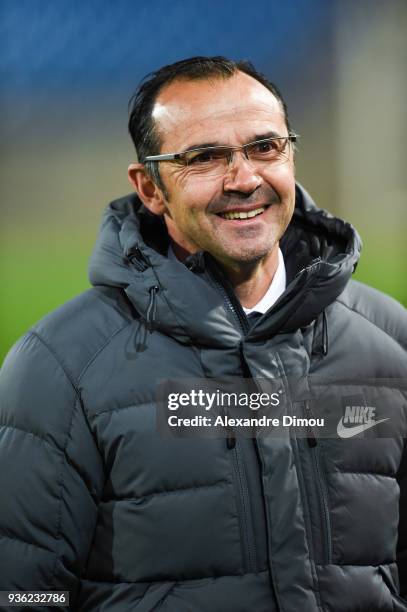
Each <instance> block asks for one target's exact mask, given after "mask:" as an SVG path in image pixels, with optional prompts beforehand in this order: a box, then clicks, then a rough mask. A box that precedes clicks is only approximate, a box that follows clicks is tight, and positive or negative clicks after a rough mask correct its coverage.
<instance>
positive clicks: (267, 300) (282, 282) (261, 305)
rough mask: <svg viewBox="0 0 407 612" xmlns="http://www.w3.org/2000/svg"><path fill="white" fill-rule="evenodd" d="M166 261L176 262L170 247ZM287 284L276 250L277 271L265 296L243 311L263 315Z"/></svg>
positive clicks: (282, 260)
mask: <svg viewBox="0 0 407 612" xmlns="http://www.w3.org/2000/svg"><path fill="white" fill-rule="evenodd" d="M168 259H172V260H174V261H178V259H177V256H176V255H175V253H174V251H173V250H172V247H171V245H170V246H169V248H168ZM286 283H287V275H286V270H285V264H284V257H283V254H282V252H281V249H278V265H277V270H276V272H275V274H274V276H273V280H272V281H271V283H270V286H269V288H268V289H267V291H266V293H265V295H263V297H262V298H261V300H260V301H259V302H257V304H256V305H255V306H253V308H245V307H243V310H244V311H245V313H246V314H247V315H248V314H250V313H251V312H260V313H261V314H264V313H265V312H267V310H269V308H271V307H272V306H273V304H275V302H277V300H278V298H279V297H280V295H282V294H283V293H284V291H285V288H286Z"/></svg>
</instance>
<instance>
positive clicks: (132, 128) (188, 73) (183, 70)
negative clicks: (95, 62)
mask: <svg viewBox="0 0 407 612" xmlns="http://www.w3.org/2000/svg"><path fill="white" fill-rule="evenodd" d="M238 71H240V72H244V73H245V74H247V75H249V76H251V77H253V78H254V79H256V81H259V83H261V84H262V85H264V87H266V88H267V89H268V90H269V91H271V93H272V94H273V95H274V96H275V97H276V98H277V100H278V102H279V104H280V105H281V108H282V111H283V114H284V118H285V123H286V126H287V129H288V131H290V124H289V119H288V112H287V106H286V103H285V102H284V99H283V97H282V95H281V93H280V91H279V90H278V88H277V87H276V85H274V83H272V82H271V81H269V80H268V79H267V77H265V76H264V74H262V73H261V72H258V71H257V70H256V69H255V67H254V66H253V64H251V63H250V62H248V61H246V60H240V61H237V62H235V61H233V60H229V59H227V58H226V57H222V56H215V57H203V56H198V57H191V58H188V59H185V60H181V61H179V62H175V63H174V64H169V65H168V66H163V67H162V68H160V69H159V70H157V71H155V72H151V73H150V74H148V75H147V76H146V77H145V78H144V79H143V80H142V81H141V84H140V85H139V87H138V89H137V91H136V92H135V94H134V95H133V96H132V97H131V99H130V102H129V124H128V127H129V132H130V136H131V138H132V140H133V143H134V146H135V148H136V152H137V157H138V159H139V161H143V159H144V158H145V157H146V156H147V155H158V154H159V153H160V148H161V141H160V136H159V134H158V132H157V130H156V126H155V124H154V120H153V117H152V111H153V107H154V104H155V101H156V99H157V96H158V94H159V93H160V91H161V89H162V88H163V87H164V86H165V85H168V84H170V83H171V82H172V81H175V80H177V79H185V80H188V81H195V80H204V79H210V78H211V77H215V78H216V77H217V78H223V79H228V78H230V77H232V76H233V75H235V74H236V72H238ZM146 168H147V171H148V172H149V174H150V176H151V177H152V178H153V180H154V181H155V182H156V183H157V184H158V185H159V187H160V188H161V189H163V191H164V192H165V186H164V185H163V182H162V180H161V177H160V173H159V168H158V164H155V163H154V162H153V163H151V162H147V164H146Z"/></svg>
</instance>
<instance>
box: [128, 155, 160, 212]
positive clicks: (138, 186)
mask: <svg viewBox="0 0 407 612" xmlns="http://www.w3.org/2000/svg"><path fill="white" fill-rule="evenodd" d="M127 174H128V177H129V181H130V183H131V184H132V185H133V187H134V189H135V190H136V192H137V195H138V196H139V198H140V200H141V201H142V202H143V204H144V206H145V207H146V208H148V209H149V210H150V211H151V212H152V213H154V214H155V215H163V214H164V212H165V211H166V206H165V200H164V195H163V192H162V191H161V189H160V188H159V187H158V186H157V185H156V184H155V183H154V181H153V179H152V178H151V176H150V175H149V174H148V172H147V171H146V169H145V166H144V164H130V166H129V169H128V172H127Z"/></svg>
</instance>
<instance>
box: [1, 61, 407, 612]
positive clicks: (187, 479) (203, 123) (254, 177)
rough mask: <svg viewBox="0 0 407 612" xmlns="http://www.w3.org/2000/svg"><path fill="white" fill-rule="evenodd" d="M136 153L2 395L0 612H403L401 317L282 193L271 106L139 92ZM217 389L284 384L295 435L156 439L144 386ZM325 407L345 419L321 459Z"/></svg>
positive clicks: (263, 83) (325, 221) (200, 76)
mask: <svg viewBox="0 0 407 612" xmlns="http://www.w3.org/2000/svg"><path fill="white" fill-rule="evenodd" d="M129 129H130V134H131V136H132V139H133V142H134V144H135V147H136V150H137V156H138V160H139V161H138V162H137V163H133V164H131V165H130V167H129V178H130V181H131V183H132V185H133V186H134V189H135V191H136V193H133V194H131V195H129V196H126V197H124V198H121V199H119V200H116V201H114V202H112V203H111V204H110V205H109V206H108V208H107V210H106V213H105V217H104V220H103V224H102V227H101V231H100V236H99V239H98V242H97V244H96V248H95V251H94V254H93V256H92V260H91V265H90V280H91V282H92V285H93V287H92V288H91V289H89V290H88V291H87V292H85V293H84V294H82V295H80V296H78V297H77V298H75V299H74V300H72V301H71V302H69V303H67V304H65V305H64V306H62V307H61V308H60V309H58V310H57V311H56V312H54V313H51V314H50V315H48V316H47V317H46V318H45V319H44V320H43V321H41V322H39V323H38V324H37V325H36V326H35V327H34V328H33V329H32V330H30V331H29V332H28V333H27V334H26V335H25V336H24V338H22V339H21V340H20V341H19V343H17V345H16V346H15V347H14V348H13V349H12V351H11V352H10V354H9V356H8V358H7V360H6V362H5V365H4V367H3V369H2V372H1V375H0V389H1V405H0V465H1V466H2V469H1V472H0V490H1V491H2V496H3V497H2V502H1V505H0V590H12V589H13V590H18V591H28V590H31V591H32V590H35V591H47V592H52V591H55V590H59V591H69V593H70V605H71V608H73V609H76V610H87V611H93V610H95V611H96V610H103V611H106V612H108V611H112V612H126V611H130V610H137V611H140V612H150V611H153V610H160V612H277V611H283V610H284V612H298V611H299V610H301V611H303V612H318V611H320V612H356V611H358V612H391V611H392V612H394V611H398V612H402V611H403V610H404V611H405V610H407V603H406V602H405V601H404V599H403V598H402V596H403V595H405V594H406V593H407V531H406V523H405V506H404V504H405V501H404V495H405V493H404V487H405V478H406V475H405V463H406V459H405V456H404V454H403V449H404V438H405V436H406V419H405V414H404V410H405V408H404V406H405V389H404V391H403V388H400V384H399V381H400V379H404V380H405V378H406V374H407V334H406V330H407V316H406V312H405V310H404V309H403V308H402V306H400V305H399V304H397V303H396V302H395V301H393V300H392V299H391V298H388V297H386V296H384V295H383V294H381V293H379V292H377V291H375V290H373V289H370V288H368V287H366V286H363V285H361V284H360V283H357V282H355V281H353V280H351V275H352V272H353V271H354V269H355V266H356V264H357V261H358V258H359V251H360V240H359V237H358V235H357V233H356V232H355V230H354V229H353V228H352V226H351V225H349V224H348V223H346V222H344V221H342V220H340V219H336V218H334V217H332V216H331V215H330V214H329V213H328V212H326V211H325V210H322V209H319V208H317V207H316V206H315V204H314V203H313V201H312V200H311V198H310V196H309V195H308V194H307V193H306V191H305V190H304V189H303V188H302V187H301V186H299V185H297V184H296V182H295V166H294V162H295V142H296V138H297V137H296V135H295V134H294V133H293V132H292V130H291V129H290V125H289V120H288V115H287V109H286V106H285V103H284V101H283V99H282V97H281V94H280V93H279V91H278V90H277V88H276V87H275V86H274V85H273V84H272V83H270V82H269V81H268V80H267V79H266V78H265V77H264V76H263V75H261V74H260V73H258V72H257V71H256V70H255V69H254V68H253V66H252V65H251V64H248V63H246V62H237V63H236V62H233V61H230V60H227V59H225V58H221V57H214V58H202V57H201V58H191V59H188V60H184V61H182V62H178V63H176V64H173V65H170V66H165V67H164V68H162V69H160V70H159V71H157V72H156V73H154V74H152V75H150V77H149V78H148V79H147V80H146V81H145V82H144V84H143V85H142V86H141V87H140V88H139V89H138V91H137V93H136V95H135V96H134V98H133V99H132V103H131V108H130V120H129ZM231 377H232V380H236V381H238V380H240V381H241V382H244V384H245V385H247V386H248V387H249V386H250V384H252V383H253V382H254V383H255V388H256V390H257V391H261V390H264V388H265V387H264V384H265V383H264V381H266V382H267V381H269V382H270V381H284V382H283V383H282V384H283V386H284V390H285V392H287V401H286V403H285V404H284V406H285V408H284V410H286V413H285V415H284V417H286V418H287V419H289V420H290V423H295V422H297V421H298V422H300V421H301V422H302V423H305V422H306V426H305V427H303V428H302V429H301V428H298V429H296V428H294V427H293V428H292V429H291V430H289V429H288V428H287V429H286V431H284V432H280V433H279V435H277V436H276V435H258V433H254V434H253V435H251V436H247V435H246V436H243V437H241V436H239V433H238V432H237V431H234V430H233V427H232V429H230V428H229V429H228V430H227V431H226V432H224V435H223V437H222V435H217V436H216V437H207V436H200V435H193V434H191V435H188V436H187V437H185V438H182V439H181V438H180V437H178V436H173V437H171V436H163V435H160V433H162V432H160V431H159V430H158V429H157V425H156V420H157V419H156V415H157V389H158V387H159V384H160V381H162V380H163V379H170V380H173V381H174V380H175V381H185V380H190V379H194V380H195V379H201V380H203V379H205V380H207V381H217V380H230V378H231ZM326 380H329V381H335V383H334V382H332V385H330V386H329V387H328V391H329V394H328V396H327V395H326V385H325V386H323V385H322V386H320V387H318V385H321V383H320V382H318V381H326ZM338 381H339V382H338ZM343 381H346V385H347V386H346V387H345V386H344V385H345V383H344V382H343ZM372 381H374V382H373V383H372ZM380 381H386V382H385V383H383V382H380ZM313 385H316V386H317V388H318V389H319V392H318V393H319V394H317V397H316V398H315V396H309V395H306V399H304V397H305V396H303V395H301V397H300V396H299V395H296V393H297V391H296V390H297V388H301V389H302V391H303V390H304V389H306V390H307V391H310V390H311V389H312V388H313ZM245 389H246V387H245ZM355 389H356V391H357V393H356V392H355ZM236 390H237V389H236ZM344 390H346V393H345V391H344ZM280 392H281V390H280V391H279V393H280ZM324 393H325V395H324ZM372 393H373V397H374V401H375V406H373V404H369V405H368V406H365V404H367V402H368V401H369V398H370V396H371V394H372ZM343 394H345V395H346V397H342V395H343ZM175 395H176V397H177V398H180V401H181V399H182V402H184V400H185V397H187V399H188V393H186V394H179V393H177V394H175ZM175 395H174V394H173V395H172V396H171V397H175ZM246 395H247V394H246ZM265 396H266V394H264V393H263V394H259V393H256V396H255V397H256V398H260V397H262V398H264V397H265ZM189 397H190V398H191V401H190V404H191V405H193V406H197V405H199V402H198V403H197V402H196V398H199V397H211V398H212V402H215V399H214V398H217V397H218V396H217V395H216V393H214V394H212V395H210V396H209V395H205V393H204V391H203V390H202V389H200V390H197V389H191V390H190V393H189ZM269 397H270V398H272V399H273V402H272V403H271V404H270V406H271V411H270V413H269V415H270V416H271V417H273V419H274V420H273V423H278V418H277V417H278V415H279V413H278V412H277V409H278V407H279V402H280V399H279V397H280V396H279V394H278V393H276V394H271V395H270V396H269ZM310 397H311V399H312V398H313V399H312V401H311V399H309V398H310ZM332 397H334V404H335V401H336V403H339V404H340V403H341V402H342V401H343V403H344V409H345V412H344V413H343V414H341V413H340V412H336V413H335V415H336V422H335V428H336V425H337V426H338V430H337V432H338V433H337V435H336V433H335V435H333V433H332V432H331V435H329V436H325V437H323V438H319V437H318V435H317V434H316V431H315V425H316V424H319V423H323V422H324V419H325V418H326V419H328V417H329V415H330V414H331V413H330V408H331V405H332V401H333V400H332ZM383 397H384V398H385V401H383V402H382V400H381V398H383ZM182 402H181V403H182ZM194 402H195V403H194ZM356 404H357V406H356ZM356 407H357V410H356ZM390 408H391V410H390ZM170 409H171V410H172V409H173V407H171V408H170ZM368 410H370V412H368ZM313 411H314V412H315V413H318V416H319V417H321V418H320V419H316V418H314V416H313V415H314V412H313ZM174 414H175V417H176V418H175V417H174V420H178V413H174ZM367 414H369V415H370V416H369V418H368V419H367V416H366V415H367ZM358 415H365V416H363V418H362V420H361V421H360V422H359V421H358V418H359V417H358ZM383 415H384V416H383ZM307 416H311V417H312V418H310V419H306V418H303V417H307ZM315 416H316V415H315ZM365 417H366V418H365ZM195 418H196V421H199V422H200V423H201V424H202V419H203V418H205V419H206V420H205V427H206V426H208V423H210V421H211V413H210V411H209V409H205V408H204V409H203V410H202V412H201V413H200V414H198V413H197V412H196V417H195ZM366 419H367V420H366ZM181 420H182V419H181ZM234 422H235V423H238V422H243V419H240V420H239V419H235V421H234ZM191 423H193V420H192V419H188V426H189V425H190V424H191ZM309 423H311V425H309ZM352 426H354V427H355V429H353V430H352ZM191 429H192V427H191ZM367 429H369V433H368V434H366V437H363V433H364V431H365V430H367ZM372 432H373V435H372ZM269 433H270V432H269ZM361 435H362V437H361ZM352 438H353V439H352ZM400 490H401V496H400ZM400 592H401V594H402V595H400ZM0 609H3V608H1V605H0Z"/></svg>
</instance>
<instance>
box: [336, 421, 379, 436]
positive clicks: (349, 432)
mask: <svg viewBox="0 0 407 612" xmlns="http://www.w3.org/2000/svg"><path fill="white" fill-rule="evenodd" d="M388 420H389V417H387V419H380V420H379V421H373V423H362V425H355V427H345V426H344V424H343V417H342V419H341V420H340V421H339V423H338V427H337V428H336V431H337V433H338V436H339V437H340V438H353V436H357V435H358V434H360V433H362V431H366V430H367V429H370V428H371V427H375V426H376V425H378V424H379V423H383V421H388Z"/></svg>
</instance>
